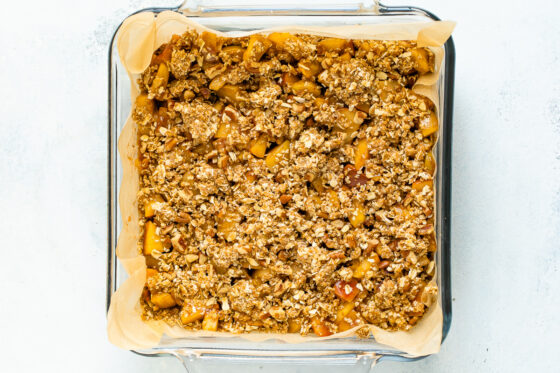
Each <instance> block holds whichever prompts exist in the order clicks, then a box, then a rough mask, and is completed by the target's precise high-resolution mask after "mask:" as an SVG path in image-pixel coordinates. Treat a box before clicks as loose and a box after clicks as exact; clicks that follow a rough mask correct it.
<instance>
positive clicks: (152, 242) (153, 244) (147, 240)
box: [144, 221, 163, 255]
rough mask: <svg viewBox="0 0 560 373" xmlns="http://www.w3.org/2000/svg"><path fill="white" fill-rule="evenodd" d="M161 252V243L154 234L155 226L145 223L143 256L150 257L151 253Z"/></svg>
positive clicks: (148, 222) (149, 222) (151, 223)
mask: <svg viewBox="0 0 560 373" xmlns="http://www.w3.org/2000/svg"><path fill="white" fill-rule="evenodd" d="M154 250H157V251H159V252H162V251H163V242H162V241H161V238H160V237H159V236H158V234H157V233H156V225H155V224H154V223H153V222H151V221H147V222H146V225H145V226H144V255H150V254H151V253H152V251H154Z"/></svg>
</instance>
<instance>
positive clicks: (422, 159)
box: [133, 31, 438, 337]
mask: <svg viewBox="0 0 560 373" xmlns="http://www.w3.org/2000/svg"><path fill="white" fill-rule="evenodd" d="M433 69H434V55H433V53H432V52H431V51H429V50H428V49H425V48H419V47H417V46H416V44H415V42H412V41H373V40H344V39H334V38H323V37H317V36H310V35H292V34H287V33H273V34H270V35H259V34H257V35H253V36H250V37H243V38H225V37H218V36H216V35H215V34H212V33H208V32H204V33H202V34H198V33H196V32H194V31H188V32H186V33H185V34H184V35H182V36H178V35H174V36H173V38H172V39H171V40H170V41H169V43H167V44H164V45H162V46H161V47H160V48H159V49H158V50H157V51H156V52H155V53H154V55H153V58H152V62H151V64H150V66H149V67H148V68H147V69H146V70H145V71H144V73H143V74H142V75H141V77H140V78H139V80H138V84H139V87H140V90H141V94H140V95H139V96H138V98H137V100H136V104H135V107H134V110H133V119H134V120H135V122H136V123H137V125H138V143H139V158H138V161H137V166H138V168H139V170H140V191H139V193H138V201H139V208H140V212H141V215H142V220H141V221H140V224H141V226H142V229H143V236H142V239H141V241H140V242H139V250H140V251H142V253H143V254H144V255H145V258H146V263H147V265H148V272H147V280H146V286H145V288H144V292H143V295H142V299H141V303H142V307H143V317H144V318H145V319H158V320H165V321H166V322H168V323H170V324H172V325H180V326H183V327H184V328H187V329H204V330H219V331H227V332H233V333H241V332H248V331H253V330H258V331H265V332H279V333H288V332H289V333H301V334H303V335H305V334H308V333H310V332H314V333H315V334H316V335H318V336H326V335H330V334H332V333H337V332H341V331H344V330H348V329H350V328H353V327H355V326H359V325H363V324H367V323H369V324H373V325H376V326H379V327H381V328H384V329H387V330H408V329H410V328H411V327H412V326H413V325H415V324H416V323H417V322H418V320H419V319H420V318H421V317H422V315H423V314H424V312H425V310H426V309H427V307H428V306H429V305H430V303H431V302H432V301H433V299H434V297H435V295H436V294H437V288H436V287H435V286H434V285H432V284H430V280H431V279H432V277H433V275H434V267H435V263H434V252H435V250H436V244H435V236H434V190H433V181H432V177H433V173H434V170H435V161H434V158H433V156H432V153H431V149H432V147H433V146H434V142H435V137H436V133H437V128H438V123H437V117H436V115H435V112H434V105H433V103H432V102H431V101H430V100H429V99H427V98H426V97H423V96H421V95H419V94H416V93H415V92H413V91H412V90H411V87H412V86H413V85H414V83H415V82H416V80H417V79H418V77H419V76H420V75H421V74H425V73H429V72H432V71H433ZM367 334H368V332H367V330H365V329H364V330H361V331H359V333H358V335H360V336H362V337H367Z"/></svg>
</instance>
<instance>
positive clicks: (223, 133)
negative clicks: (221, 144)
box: [214, 122, 232, 139]
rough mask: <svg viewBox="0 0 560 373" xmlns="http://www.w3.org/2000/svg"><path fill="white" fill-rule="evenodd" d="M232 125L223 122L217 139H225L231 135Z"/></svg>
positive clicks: (216, 135) (217, 133)
mask: <svg viewBox="0 0 560 373" xmlns="http://www.w3.org/2000/svg"><path fill="white" fill-rule="evenodd" d="M231 132H232V131H231V123H230V122H221V123H220V125H219V126H218V130H217V131H216V134H215V135H214V137H215V138H217V139H225V138H227V137H228V135H229V134H230V133H231Z"/></svg>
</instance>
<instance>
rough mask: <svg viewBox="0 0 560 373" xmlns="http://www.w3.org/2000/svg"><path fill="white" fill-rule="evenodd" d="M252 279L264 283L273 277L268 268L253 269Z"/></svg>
mask: <svg viewBox="0 0 560 373" xmlns="http://www.w3.org/2000/svg"><path fill="white" fill-rule="evenodd" d="M252 277H253V279H255V280H259V281H262V282H266V281H268V280H270V279H271V278H272V277H274V274H273V273H272V270H271V269H270V268H258V269H255V271H254V272H253V275H252Z"/></svg>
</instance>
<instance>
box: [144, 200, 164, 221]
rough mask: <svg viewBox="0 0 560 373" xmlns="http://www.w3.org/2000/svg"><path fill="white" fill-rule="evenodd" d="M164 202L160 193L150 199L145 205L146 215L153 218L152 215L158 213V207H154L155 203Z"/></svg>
mask: <svg viewBox="0 0 560 373" xmlns="http://www.w3.org/2000/svg"><path fill="white" fill-rule="evenodd" d="M162 202H164V201H163V198H162V197H161V196H160V195H159V194H157V195H155V196H154V197H153V198H151V199H150V200H148V201H147V202H146V204H145V205H144V217H146V218H151V217H152V216H154V215H155V213H156V209H155V208H154V207H155V204H156V203H162Z"/></svg>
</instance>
